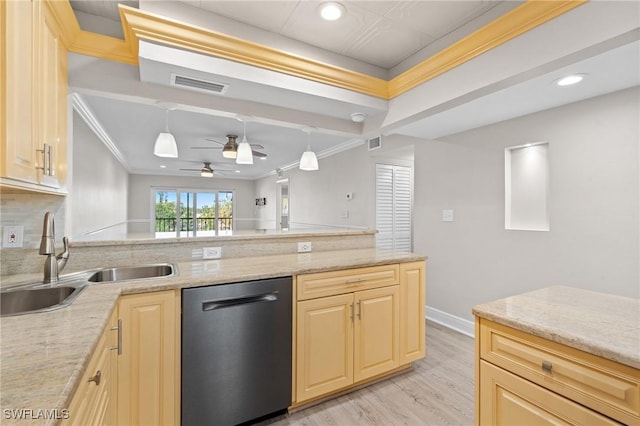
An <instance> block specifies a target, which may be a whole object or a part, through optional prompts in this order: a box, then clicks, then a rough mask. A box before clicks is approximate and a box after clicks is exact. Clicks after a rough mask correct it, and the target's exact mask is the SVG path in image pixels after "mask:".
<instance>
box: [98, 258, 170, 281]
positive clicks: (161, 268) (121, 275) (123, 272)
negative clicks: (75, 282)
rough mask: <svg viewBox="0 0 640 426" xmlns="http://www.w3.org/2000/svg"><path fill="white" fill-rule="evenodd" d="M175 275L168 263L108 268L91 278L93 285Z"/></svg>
mask: <svg viewBox="0 0 640 426" xmlns="http://www.w3.org/2000/svg"><path fill="white" fill-rule="evenodd" d="M172 275H175V268H174V266H173V265H171V264H168V263H162V264H159V265H143V266H130V267H123V268H107V269H101V270H99V271H97V272H95V273H94V274H93V275H91V276H90V277H89V280H88V281H89V282H91V283H104V282H114V281H124V280H138V279H142V278H159V277H170V276H172Z"/></svg>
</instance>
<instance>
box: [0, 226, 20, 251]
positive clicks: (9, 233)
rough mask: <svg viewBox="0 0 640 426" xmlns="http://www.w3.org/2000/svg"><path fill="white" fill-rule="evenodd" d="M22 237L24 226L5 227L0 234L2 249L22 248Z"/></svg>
mask: <svg viewBox="0 0 640 426" xmlns="http://www.w3.org/2000/svg"><path fill="white" fill-rule="evenodd" d="M23 236H24V226H22V225H10V226H5V227H4V231H3V232H2V247H4V248H18V247H22V242H23Z"/></svg>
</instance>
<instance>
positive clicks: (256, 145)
mask: <svg viewBox="0 0 640 426" xmlns="http://www.w3.org/2000/svg"><path fill="white" fill-rule="evenodd" d="M249 145H251V148H255V149H264V146H262V145H260V144H259V143H250V144H249Z"/></svg>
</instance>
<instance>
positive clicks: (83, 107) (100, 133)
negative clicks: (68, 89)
mask: <svg viewBox="0 0 640 426" xmlns="http://www.w3.org/2000/svg"><path fill="white" fill-rule="evenodd" d="M71 103H72V105H73V109H74V110H75V111H76V112H77V113H78V115H79V116H80V117H81V118H82V120H84V122H85V123H87V126H88V127H89V128H90V129H91V131H92V132H93V133H94V134H95V135H96V136H97V137H98V139H100V140H101V141H102V143H103V144H104V146H106V147H107V149H108V150H109V151H110V152H111V154H113V156H114V157H115V158H116V159H117V160H118V161H119V162H120V164H122V167H124V168H125V169H126V170H127V171H128V172H129V173H131V167H129V164H128V163H127V160H126V159H125V157H124V155H122V153H121V152H120V150H119V149H118V147H117V146H116V144H115V143H114V142H113V140H112V139H111V136H109V133H108V132H107V131H106V130H105V128H104V127H103V126H102V123H101V122H100V120H98V118H97V117H96V116H95V114H94V113H93V110H92V109H91V108H90V107H89V105H87V103H86V102H85V101H84V98H83V97H82V95H80V94H79V93H74V94H72V95H71Z"/></svg>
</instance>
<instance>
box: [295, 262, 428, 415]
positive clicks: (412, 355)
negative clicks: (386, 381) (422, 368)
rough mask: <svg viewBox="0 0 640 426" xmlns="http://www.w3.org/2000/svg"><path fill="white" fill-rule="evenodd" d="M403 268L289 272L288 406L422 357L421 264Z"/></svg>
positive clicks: (391, 266) (422, 273) (422, 270)
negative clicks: (291, 386) (291, 398)
mask: <svg viewBox="0 0 640 426" xmlns="http://www.w3.org/2000/svg"><path fill="white" fill-rule="evenodd" d="M407 266H408V267H407V268H406V269H405V270H404V273H402V272H400V271H402V267H403V265H400V268H399V265H397V264H395V265H386V266H376V267H370V268H358V269H350V270H345V271H333V272H328V273H317V274H308V275H300V276H298V277H297V280H296V281H297V290H298V291H297V299H298V302H297V304H296V333H295V336H296V339H295V342H296V344H295V347H294V350H295V356H294V359H295V360H296V365H295V378H296V380H295V404H301V403H304V402H305V401H309V400H312V399H314V398H318V397H321V396H327V395H329V394H331V393H334V392H337V391H340V390H344V389H347V388H349V387H352V386H354V385H357V384H358V383H364V382H365V381H366V380H368V379H372V378H374V377H378V376H382V375H384V374H385V373H389V372H391V371H393V370H395V369H397V368H398V367H400V366H402V365H405V364H408V363H410V362H411V361H413V360H416V359H419V358H421V357H423V356H424V262H415V263H410V264H408V265H407ZM329 288H330V290H329ZM319 295H321V297H317V296H319ZM421 306H422V307H421ZM421 314H422V315H423V316H422V318H419V315H421ZM420 322H422V326H420ZM403 329H404V330H403ZM418 333H421V334H422V335H421V336H419V335H418Z"/></svg>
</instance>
